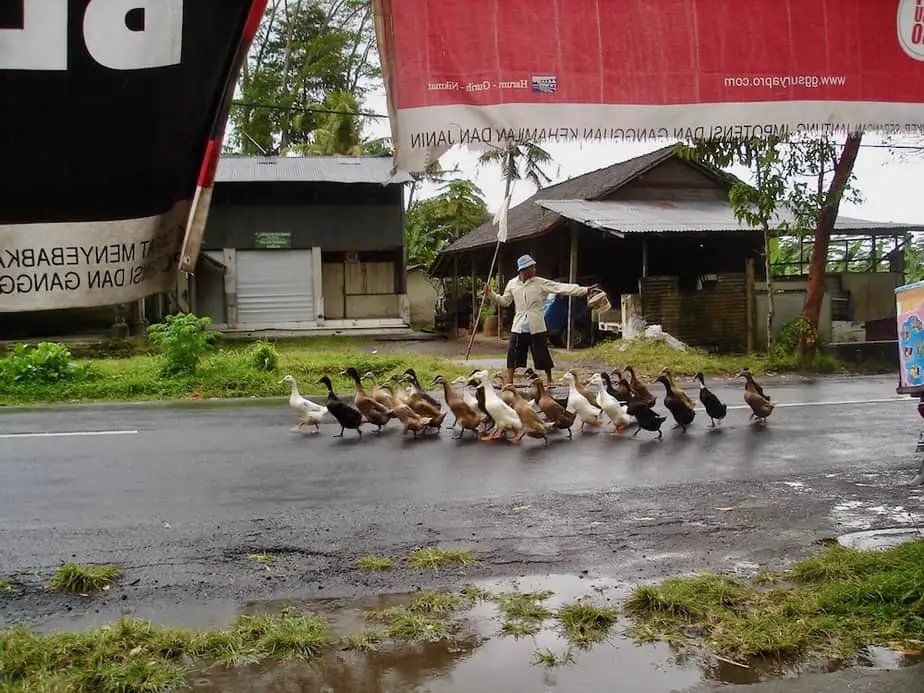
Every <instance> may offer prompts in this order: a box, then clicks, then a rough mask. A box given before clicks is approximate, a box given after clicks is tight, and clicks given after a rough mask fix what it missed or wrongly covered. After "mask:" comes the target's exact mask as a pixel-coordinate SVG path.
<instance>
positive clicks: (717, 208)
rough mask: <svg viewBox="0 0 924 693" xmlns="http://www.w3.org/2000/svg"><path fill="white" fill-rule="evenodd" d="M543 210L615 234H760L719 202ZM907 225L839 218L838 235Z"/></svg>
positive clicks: (581, 204) (785, 217)
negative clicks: (729, 232)
mask: <svg viewBox="0 0 924 693" xmlns="http://www.w3.org/2000/svg"><path fill="white" fill-rule="evenodd" d="M534 202H535V204H537V205H539V206H540V207H542V208H543V209H547V210H549V211H552V212H555V213H556V214H560V215H561V216H563V217H566V218H568V219H573V220H574V221H577V222H580V223H581V224H585V225H586V226H591V227H595V228H601V229H606V230H608V231H612V232H614V233H616V234H620V235H622V234H626V233H683V232H697V231H760V227H748V225H747V224H744V223H742V222H739V221H738V219H737V218H736V217H735V214H734V212H733V211H732V208H731V205H729V204H728V203H727V202H723V201H719V200H682V201H680V200H678V201H670V200H625V201H623V200H620V201H602V202H595V201H588V200H535V201H534ZM777 218H778V219H779V221H780V222H783V221H787V222H790V223H791V222H792V221H793V217H792V215H790V214H787V213H783V214H779V215H777ZM907 228H908V224H893V223H888V222H881V221H866V220H865V219H852V218H850V217H843V216H839V217H838V218H837V223H836V224H835V230H837V231H858V232H859V231H868V230H871V229H876V230H878V229H895V230H897V231H900V230H903V229H907Z"/></svg>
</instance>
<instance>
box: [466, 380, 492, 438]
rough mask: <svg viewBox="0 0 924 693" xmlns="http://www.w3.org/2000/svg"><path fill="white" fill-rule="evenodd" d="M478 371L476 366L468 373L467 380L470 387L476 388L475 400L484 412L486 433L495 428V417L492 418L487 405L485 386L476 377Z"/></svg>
mask: <svg viewBox="0 0 924 693" xmlns="http://www.w3.org/2000/svg"><path fill="white" fill-rule="evenodd" d="M477 372H478V369H477V368H476V369H475V370H473V371H472V372H471V373H469V374H468V377H469V380H467V381H466V383H465V384H466V385H467V386H468V387H472V388H474V389H475V402H476V403H477V404H478V410H479V411H480V412H481V413H482V414H484V417H485V418H484V427H483V428H482V429H481V432H482V434H486V433H487V432H488V431H490V430H491V429H492V428H494V419H492V418H491V414H490V413H488V408H487V406H485V400H486V396H485V393H484V392H485V386H484V385H483V384H482V383H481V381H479V380H478V379H477V378H475V374H476V373H477Z"/></svg>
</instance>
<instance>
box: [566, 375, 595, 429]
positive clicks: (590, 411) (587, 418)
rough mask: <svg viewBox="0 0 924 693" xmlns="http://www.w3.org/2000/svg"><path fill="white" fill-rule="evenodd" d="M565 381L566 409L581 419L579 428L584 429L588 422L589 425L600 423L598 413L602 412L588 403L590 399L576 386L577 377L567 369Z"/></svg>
mask: <svg viewBox="0 0 924 693" xmlns="http://www.w3.org/2000/svg"><path fill="white" fill-rule="evenodd" d="M564 380H565V383H566V384H567V385H568V407H567V409H568V411H573V412H575V413H576V414H577V416H578V418H580V419H581V430H582V431H583V430H584V426H586V425H587V424H590V425H591V426H599V425H600V414H602V413H603V412H602V411H601V410H600V409H598V408H597V407H596V406H594V405H593V404H591V403H590V400H588V399H587V397H585V396H584V395H582V394H581V392H580V391H579V390H578V387H577V378H575V377H574V373H572V372H571V371H568V372H567V373H565V377H564Z"/></svg>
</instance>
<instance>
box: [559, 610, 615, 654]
mask: <svg viewBox="0 0 924 693" xmlns="http://www.w3.org/2000/svg"><path fill="white" fill-rule="evenodd" d="M555 618H556V619H557V620H558V623H559V625H560V626H561V629H562V631H563V632H564V635H565V637H566V638H568V642H570V643H571V644H572V645H577V646H579V647H587V646H588V645H591V644H593V643H598V642H602V641H603V640H605V639H606V637H607V636H608V635H609V633H610V630H611V629H612V628H613V626H614V625H615V624H616V620H617V619H618V614H617V612H616V609H611V608H609V607H603V606H596V605H594V604H590V603H588V602H585V601H577V602H574V603H572V604H565V605H564V606H562V607H561V608H559V609H558V612H557V613H556V614H555Z"/></svg>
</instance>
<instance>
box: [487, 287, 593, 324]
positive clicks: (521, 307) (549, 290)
mask: <svg viewBox="0 0 924 693" xmlns="http://www.w3.org/2000/svg"><path fill="white" fill-rule="evenodd" d="M549 294H560V295H563V296H585V295H586V294H587V287H586V286H580V285H578V284H563V283H559V282H553V281H552V280H551V279H545V278H544V277H530V278H529V279H527V280H526V281H525V282H524V281H520V278H519V277H514V278H513V279H511V280H510V281H509V282H507V286H506V288H505V289H504V293H503V294H491V296H490V298H491V300H492V301H493V302H494V303H496V304H497V305H499V306H502V307H504V308H506V307H507V306H509V305H510V304H511V303H513V304H514V307H515V308H516V314H515V315H514V316H513V325H512V326H511V327H510V331H511V332H518V333H522V332H526V331H529V332H530V333H532V334H538V333H540V332H545V331H546V326H545V317H544V315H545V301H546V298H547V297H548V295H549ZM527 326H528V327H527Z"/></svg>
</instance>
